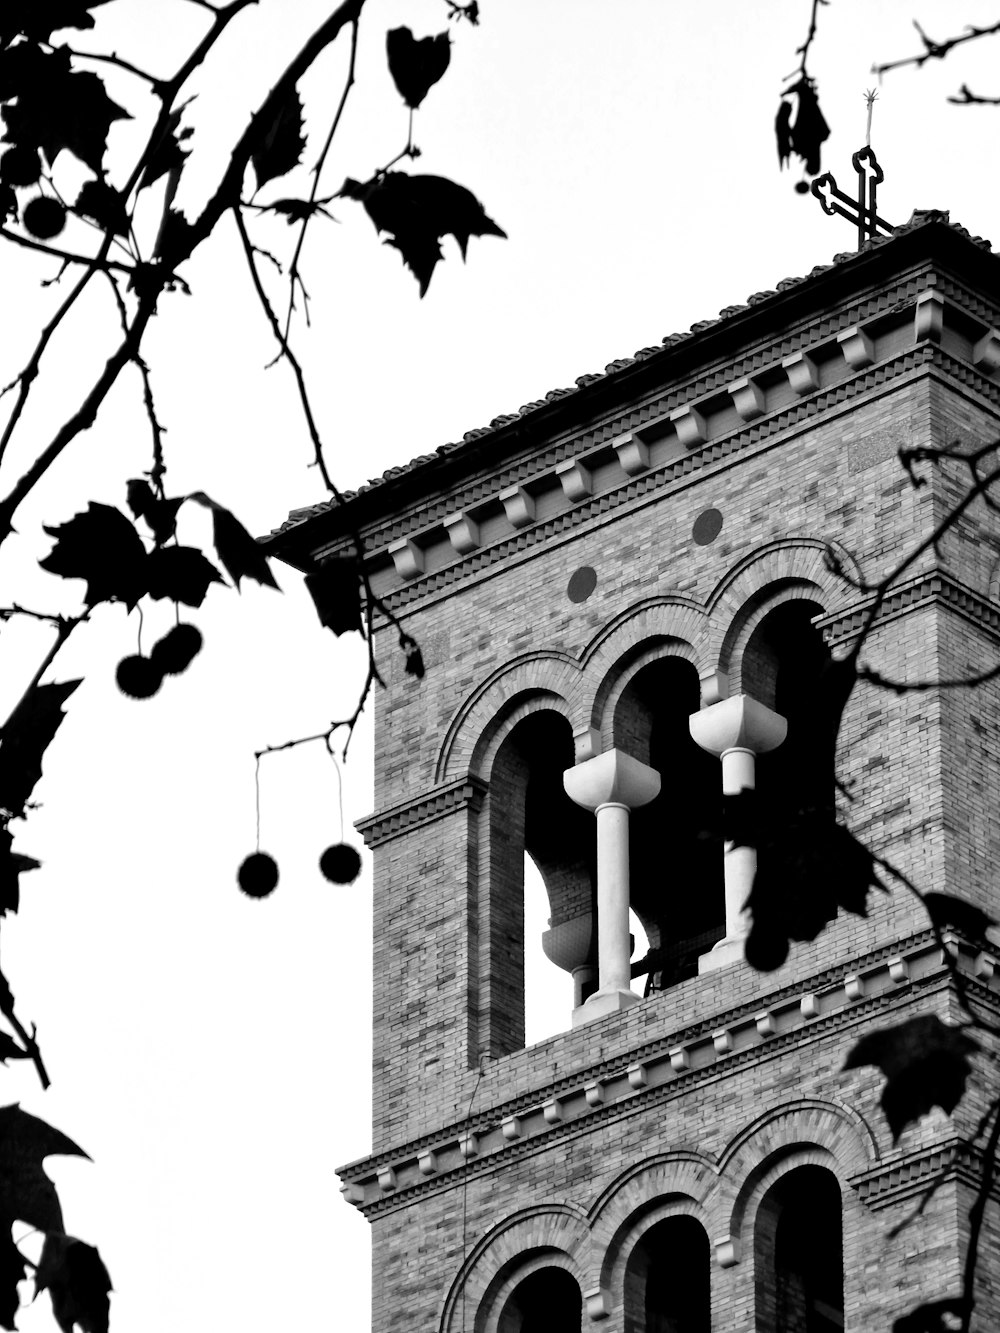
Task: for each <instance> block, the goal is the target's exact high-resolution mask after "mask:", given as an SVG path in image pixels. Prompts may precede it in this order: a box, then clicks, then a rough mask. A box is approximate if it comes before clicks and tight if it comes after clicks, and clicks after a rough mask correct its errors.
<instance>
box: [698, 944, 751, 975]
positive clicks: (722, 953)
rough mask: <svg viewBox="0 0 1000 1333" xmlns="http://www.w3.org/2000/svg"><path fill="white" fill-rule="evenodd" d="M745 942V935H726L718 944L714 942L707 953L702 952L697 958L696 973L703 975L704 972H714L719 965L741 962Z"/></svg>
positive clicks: (724, 965)
mask: <svg viewBox="0 0 1000 1333" xmlns="http://www.w3.org/2000/svg"><path fill="white" fill-rule="evenodd" d="M745 944H746V936H745V935H737V936H735V937H732V936H727V937H726V938H725V939H724V940H719V942H718V944H714V945H713V946H712V948H711V949H710V950H709V951H708V953H703V954H702V955H701V957H700V958H699V959H698V975H699V976H700V977H703V976H704V975H705V973H706V972H715V971H716V970H717V969H718V968H720V967H729V966H730V965H731V964H733V963H742V962H743V955H744V945H745Z"/></svg>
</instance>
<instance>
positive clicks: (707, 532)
mask: <svg viewBox="0 0 1000 1333" xmlns="http://www.w3.org/2000/svg"><path fill="white" fill-rule="evenodd" d="M721 531H722V514H721V513H720V511H719V510H718V509H703V510H702V511H701V513H700V514H699V515H698V517H697V518H696V519H695V521H694V527H693V528H692V529H691V536H692V537H693V538H694V540H695V544H696V545H698V546H708V545H709V544H710V543H711V542H714V541H715V539H716V537H718V535H719V533H720V532H721Z"/></svg>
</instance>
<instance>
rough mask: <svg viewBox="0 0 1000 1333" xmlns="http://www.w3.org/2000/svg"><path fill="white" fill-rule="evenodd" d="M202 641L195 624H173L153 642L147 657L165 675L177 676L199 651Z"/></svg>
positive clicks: (185, 668)
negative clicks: (170, 628)
mask: <svg viewBox="0 0 1000 1333" xmlns="http://www.w3.org/2000/svg"><path fill="white" fill-rule="evenodd" d="M202 642H203V640H202V637H201V631H200V630H199V629H198V628H197V626H195V625H187V624H185V625H175V626H174V627H173V629H172V630H168V631H167V633H166V634H164V636H163V638H162V639H160V641H159V642H158V643H154V644H153V647H152V650H151V652H150V654H149V657H150V660H151V661H152V662H155V663H156V665H157V667H159V669H160V671H162V672H163V674H164V675H165V676H179V675H180V673H181V672H182V671H186V670H187V668H188V667H189V666H190V665H191V663H192V661H193V660H194V659H195V657H196V656H197V655H198V653H199V652H201V645H202Z"/></svg>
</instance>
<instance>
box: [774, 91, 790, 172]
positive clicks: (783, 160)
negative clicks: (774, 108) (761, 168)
mask: <svg viewBox="0 0 1000 1333" xmlns="http://www.w3.org/2000/svg"><path fill="white" fill-rule="evenodd" d="M774 133H775V136H776V138H777V140H778V164H779V166H781V167H782V168H784V167H787V166H788V159H789V157H790V155H791V152H792V104H791V102H786V101H785V100H784V98H782V100H781V104H780V105H779V107H778V114H777V115H776V116H775V118H774Z"/></svg>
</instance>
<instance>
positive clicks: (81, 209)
mask: <svg viewBox="0 0 1000 1333" xmlns="http://www.w3.org/2000/svg"><path fill="white" fill-rule="evenodd" d="M73 208H74V211H75V212H77V213H81V214H82V215H83V216H84V217H85V218H93V220H94V221H95V222H96V223H97V225H98V226H99V227H103V228H104V230H105V231H111V232H112V233H113V234H114V235H115V236H127V235H128V229H129V217H128V210H127V209H126V207H125V199H124V197H123V196H122V195H121V194H119V193H118V191H117V190H116V189H115V188H114V187H113V186H111V185H109V184H108V183H107V181H104V180H91V181H85V182H84V184H83V186H82V187H81V189H80V193H79V194H78V195H77V197H76V203H75V204H74V205H73Z"/></svg>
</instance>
